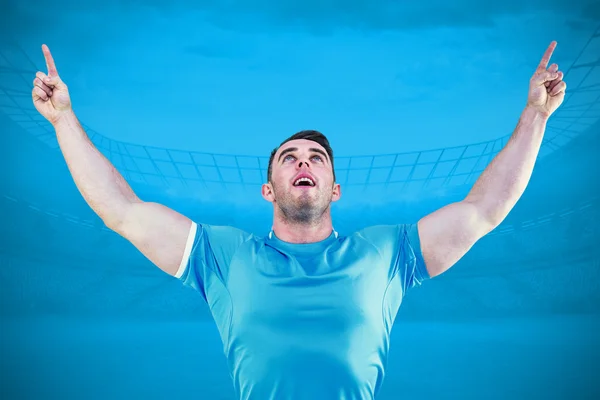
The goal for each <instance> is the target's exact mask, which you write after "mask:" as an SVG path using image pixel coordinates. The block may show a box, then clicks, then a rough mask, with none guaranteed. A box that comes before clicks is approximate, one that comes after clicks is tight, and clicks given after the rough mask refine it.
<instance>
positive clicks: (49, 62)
mask: <svg viewBox="0 0 600 400" xmlns="http://www.w3.org/2000/svg"><path fill="white" fill-rule="evenodd" d="M42 52H43V53H44V58H45V59H46V67H47V68H48V76H57V75H58V71H57V70H56V65H55V64H54V58H52V54H50V49H49V48H48V46H46V45H45V44H44V45H42Z"/></svg>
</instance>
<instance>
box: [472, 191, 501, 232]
mask: <svg viewBox="0 0 600 400" xmlns="http://www.w3.org/2000/svg"><path fill="white" fill-rule="evenodd" d="M465 201H466V202H467V203H470V204H471V205H472V206H473V209H474V210H475V212H474V213H473V215H475V216H476V218H475V219H476V221H475V222H476V225H477V226H478V227H479V228H480V231H481V236H484V235H487V234H488V233H490V232H491V231H493V230H494V229H496V228H497V227H498V226H499V225H500V224H501V223H502V221H504V219H505V218H506V216H507V215H508V211H509V210H506V209H505V208H504V207H502V206H501V204H498V203H494V202H486V201H481V200H475V199H471V198H467V199H465Z"/></svg>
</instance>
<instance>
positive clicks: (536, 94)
mask: <svg viewBox="0 0 600 400" xmlns="http://www.w3.org/2000/svg"><path fill="white" fill-rule="evenodd" d="M555 48H556V42H552V43H550V46H548V49H546V53H544V57H543V58H542V61H540V64H539V65H538V67H537V70H536V71H535V74H534V75H533V77H531V80H530V82H529V96H528V98H527V106H528V107H531V108H533V109H535V110H536V111H538V112H540V113H541V114H542V115H544V116H545V117H549V116H550V115H552V113H553V112H554V111H556V109H557V108H558V107H559V106H560V105H561V104H562V102H563V100H564V98H565V90H566V89H567V84H566V83H565V82H564V81H563V80H562V79H563V76H564V74H563V73H562V72H561V71H559V70H558V65H556V64H552V65H551V66H550V68H548V69H546V67H547V66H548V63H549V62H550V57H552V53H553V52H554V49H555Z"/></svg>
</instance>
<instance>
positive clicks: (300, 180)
mask: <svg viewBox="0 0 600 400" xmlns="http://www.w3.org/2000/svg"><path fill="white" fill-rule="evenodd" d="M300 182H308V183H310V185H311V186H315V183H314V182H313V181H312V180H310V179H309V178H300V179H298V180H297V181H296V182H294V186H297V185H298V184H299V183H300Z"/></svg>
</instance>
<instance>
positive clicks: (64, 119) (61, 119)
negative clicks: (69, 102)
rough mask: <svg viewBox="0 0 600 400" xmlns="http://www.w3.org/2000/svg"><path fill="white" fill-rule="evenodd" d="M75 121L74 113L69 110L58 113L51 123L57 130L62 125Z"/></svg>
mask: <svg viewBox="0 0 600 400" xmlns="http://www.w3.org/2000/svg"><path fill="white" fill-rule="evenodd" d="M76 120H77V117H76V116H75V113H74V112H73V110H72V109H69V110H65V111H62V112H60V113H58V114H57V115H56V117H55V118H53V119H52V121H51V123H52V126H53V127H54V129H57V128H60V127H61V126H64V125H70V124H71V123H72V122H74V121H76Z"/></svg>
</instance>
